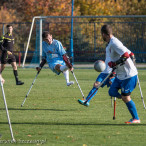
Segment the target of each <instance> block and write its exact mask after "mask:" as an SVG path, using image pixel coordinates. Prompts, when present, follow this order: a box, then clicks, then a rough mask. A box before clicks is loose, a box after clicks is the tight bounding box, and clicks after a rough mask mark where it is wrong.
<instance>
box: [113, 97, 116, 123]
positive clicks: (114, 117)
mask: <svg viewBox="0 0 146 146" xmlns="http://www.w3.org/2000/svg"><path fill="white" fill-rule="evenodd" d="M115 119H116V97H114V115H113V120H115Z"/></svg>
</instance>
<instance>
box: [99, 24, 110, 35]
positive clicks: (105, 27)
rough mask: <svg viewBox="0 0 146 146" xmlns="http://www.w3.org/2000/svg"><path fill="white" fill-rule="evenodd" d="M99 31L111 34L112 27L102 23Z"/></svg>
mask: <svg viewBox="0 0 146 146" xmlns="http://www.w3.org/2000/svg"><path fill="white" fill-rule="evenodd" d="M101 32H102V33H105V34H107V35H110V34H112V28H111V26H110V25H107V24H106V25H103V26H102V27H101Z"/></svg>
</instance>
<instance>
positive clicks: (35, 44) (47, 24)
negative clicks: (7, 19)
mask: <svg viewBox="0 0 146 146" xmlns="http://www.w3.org/2000/svg"><path fill="white" fill-rule="evenodd" d="M42 20H43V25H42V26H43V27H42V28H43V31H44V30H48V31H50V33H51V34H52V35H53V38H54V39H57V40H59V41H61V42H62V44H63V46H64V48H65V49H66V51H67V52H68V54H69V55H70V53H71V52H70V39H71V38H70V36H71V18H70V17H69V18H68V17H63V16H62V17H59V16H58V17H53V16H52V17H51V18H46V19H42ZM103 24H110V25H111V26H112V28H113V34H114V36H115V37H117V38H118V39H120V40H121V41H122V42H123V44H124V45H125V46H126V47H127V48H128V49H130V50H131V51H132V52H133V53H134V54H135V56H136V60H137V63H146V16H141V17H140V16H138V17H136V16H133V17H132V16H130V17H129V16H127V17H126V16H125V17H121V16H114V17H108V16H102V17H96V16H87V17H86V16H85V17H74V18H73V54H74V62H75V63H76V62H82V63H84V62H86V63H90V62H94V61H96V60H98V59H102V60H104V59H105V47H106V43H105V42H104V41H103V40H102V37H101V33H100V29H101V26H102V25H103ZM6 25H7V24H5V23H0V35H3V34H4V33H5V32H6V29H5V28H6ZM12 25H13V27H14V32H13V35H14V37H15V50H14V51H15V52H21V61H23V57H24V53H25V48H26V44H27V40H28V36H29V32H30V27H31V23H29V22H26V23H12ZM39 38H40V35H39V20H37V21H36V22H35V25H34V28H33V31H32V36H31V41H30V45H29V50H28V55H27V58H26V62H27V63H30V62H31V61H32V59H33V57H34V55H35V56H36V57H38V58H39V53H38V54H37V53H34V52H36V50H37V51H39ZM16 57H17V59H18V53H16Z"/></svg>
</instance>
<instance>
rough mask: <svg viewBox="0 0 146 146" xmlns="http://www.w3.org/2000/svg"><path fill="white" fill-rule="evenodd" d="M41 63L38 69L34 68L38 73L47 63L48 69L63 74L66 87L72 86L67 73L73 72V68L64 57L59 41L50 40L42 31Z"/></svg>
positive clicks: (47, 34) (66, 57)
mask: <svg viewBox="0 0 146 146" xmlns="http://www.w3.org/2000/svg"><path fill="white" fill-rule="evenodd" d="M42 38H43V42H42V61H41V63H40V66H39V67H36V70H37V71H40V70H41V68H42V67H43V66H44V64H45V63H46V62H47V63H48V65H49V68H50V69H51V70H52V71H53V72H54V73H56V74H57V75H59V74H60V73H61V72H62V73H63V75H64V77H65V80H66V84H67V86H70V85H72V84H74V82H73V81H69V71H68V70H70V71H73V66H72V64H71V63H70V61H69V57H68V56H67V55H66V51H65V50H64V48H63V46H62V44H61V42H60V41H58V40H55V39H53V38H52V35H51V34H50V33H49V32H48V31H44V32H43V34H42Z"/></svg>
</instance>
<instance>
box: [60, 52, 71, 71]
mask: <svg viewBox="0 0 146 146" xmlns="http://www.w3.org/2000/svg"><path fill="white" fill-rule="evenodd" d="M62 57H63V60H64V62H65V63H66V66H67V67H68V68H69V69H70V70H71V71H72V70H73V66H72V64H71V62H70V60H69V57H68V56H67V54H63V55H62Z"/></svg>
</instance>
